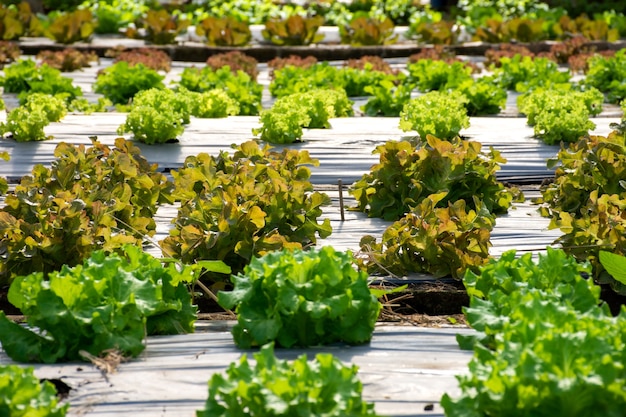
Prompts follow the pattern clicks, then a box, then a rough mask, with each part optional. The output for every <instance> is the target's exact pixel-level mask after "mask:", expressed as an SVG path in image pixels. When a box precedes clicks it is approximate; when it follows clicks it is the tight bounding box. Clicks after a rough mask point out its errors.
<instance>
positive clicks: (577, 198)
mask: <svg viewBox="0 0 626 417" xmlns="http://www.w3.org/2000/svg"><path fill="white" fill-rule="evenodd" d="M548 167H549V168H555V172H554V180H553V181H551V182H550V183H548V184H545V185H544V186H542V187H541V198H539V199H538V200H537V202H538V203H539V204H542V205H543V208H542V210H541V213H542V214H543V215H544V216H548V217H554V216H558V215H559V213H561V212H566V213H570V214H572V215H573V216H574V217H579V216H582V215H584V214H585V212H586V208H585V205H586V203H587V202H588V201H589V198H590V196H591V192H592V191H594V190H595V191H597V193H598V195H603V194H608V195H613V194H617V195H619V196H620V197H622V198H626V187H625V186H624V181H626V145H625V143H624V136H622V135H619V134H617V133H611V134H609V135H608V136H606V137H604V136H590V137H588V138H581V139H580V140H578V141H577V142H575V143H572V144H569V146H567V147H563V148H562V149H561V150H560V151H559V153H558V154H557V156H556V158H552V159H550V160H548Z"/></svg>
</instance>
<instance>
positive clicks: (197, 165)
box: [160, 141, 331, 282]
mask: <svg viewBox="0 0 626 417" xmlns="http://www.w3.org/2000/svg"><path fill="white" fill-rule="evenodd" d="M234 149H235V152H234V154H233V155H229V154H228V153H226V152H221V153H220V154H219V155H218V156H216V157H212V156H209V155H207V154H203V153H201V154H199V155H197V156H190V157H187V159H186V160H185V164H184V168H182V169H181V170H179V171H172V176H173V177H174V183H175V185H176V189H175V195H176V197H177V199H180V200H181V207H180V209H179V210H178V214H177V217H176V218H175V219H174V220H173V223H174V228H173V229H172V230H171V231H170V236H168V237H167V238H165V240H163V241H162V242H160V244H161V248H162V250H163V252H164V254H165V255H166V256H170V257H174V258H177V259H180V260H181V261H182V262H183V263H193V262H194V261H195V260H199V259H217V260H221V261H224V262H225V263H226V264H227V265H228V266H230V267H231V268H232V269H233V272H234V273H237V272H240V271H241V270H242V269H243V267H244V266H245V265H246V264H248V263H249V262H250V260H251V259H252V258H253V257H254V256H259V255H263V254H264V253H266V252H268V251H271V250H278V249H281V248H283V247H286V248H302V247H308V246H309V245H311V244H314V243H315V242H316V241H317V237H316V236H317V235H319V236H320V237H321V238H324V237H326V236H328V235H329V234H330V233H331V227H330V221H329V220H328V219H324V221H322V222H321V223H318V220H317V219H318V218H319V217H320V216H321V214H322V210H321V206H322V205H326V204H328V203H329V202H330V199H329V197H328V196H327V195H326V194H323V193H320V192H316V191H313V186H312V185H311V183H310V182H309V177H310V175H311V171H310V169H309V168H308V167H307V166H306V165H315V164H317V163H318V162H317V161H316V160H314V159H311V158H310V157H309V154H308V152H306V151H297V150H293V149H291V150H290V149H285V150H283V151H282V152H281V153H277V152H271V151H270V150H269V148H268V147H264V148H261V147H260V146H259V145H258V144H257V143H256V142H254V141H249V142H245V143H243V144H242V145H240V146H236V147H235V146H234ZM208 278H210V277H207V279H208ZM216 280H217V281H218V282H219V280H222V281H223V280H224V277H216Z"/></svg>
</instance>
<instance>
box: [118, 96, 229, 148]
mask: <svg viewBox="0 0 626 417" xmlns="http://www.w3.org/2000/svg"><path fill="white" fill-rule="evenodd" d="M238 112H239V106H238V104H237V102H236V101H235V100H233V99H232V98H230V97H228V94H226V92H224V91H223V90H210V91H206V92H203V93H197V92H193V91H188V90H186V89H185V88H181V89H179V90H178V91H173V90H170V89H160V88H151V89H149V90H143V91H140V92H139V93H137V94H136V95H135V98H134V100H133V104H132V106H131V110H130V112H129V113H128V115H127V116H126V121H125V122H124V124H122V125H121V126H120V127H119V129H118V133H119V134H124V133H125V132H132V133H133V135H134V138H135V139H137V140H139V141H141V142H144V143H148V144H155V143H164V142H169V141H172V140H175V139H176V138H177V137H178V136H179V135H181V134H182V133H183V132H184V130H185V127H184V125H186V124H189V122H190V117H191V116H192V115H193V116H196V117H226V116H228V115H232V114H237V113H238Z"/></svg>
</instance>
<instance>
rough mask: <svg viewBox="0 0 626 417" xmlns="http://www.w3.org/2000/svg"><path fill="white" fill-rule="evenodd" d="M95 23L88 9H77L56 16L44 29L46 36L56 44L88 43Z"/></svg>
mask: <svg viewBox="0 0 626 417" xmlns="http://www.w3.org/2000/svg"><path fill="white" fill-rule="evenodd" d="M96 25H97V23H96V21H95V19H94V17H93V15H92V13H91V10H89V9H77V10H74V11H72V12H67V13H61V14H59V15H57V16H56V17H55V18H54V19H53V20H52V22H50V24H49V25H48V27H47V28H46V36H48V37H49V38H51V39H52V40H54V41H55V42H58V43H63V44H70V43H74V42H79V41H83V42H85V41H86V42H88V41H90V39H91V37H92V35H93V33H94V31H95V29H96Z"/></svg>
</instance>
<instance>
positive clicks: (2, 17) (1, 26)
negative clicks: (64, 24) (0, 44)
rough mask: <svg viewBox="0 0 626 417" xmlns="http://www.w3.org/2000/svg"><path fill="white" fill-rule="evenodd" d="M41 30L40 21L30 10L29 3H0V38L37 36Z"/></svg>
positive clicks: (11, 38)
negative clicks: (13, 4)
mask: <svg viewBox="0 0 626 417" xmlns="http://www.w3.org/2000/svg"><path fill="white" fill-rule="evenodd" d="M42 30H43V26H42V24H41V21H40V20H39V19H38V18H37V16H36V15H35V13H33V12H32V10H31V8H30V4H29V3H28V2H26V1H22V2H19V4H17V5H16V6H11V5H9V6H7V5H6V4H4V3H3V4H1V5H0V38H2V39H3V40H7V41H8V40H18V39H19V38H20V37H22V36H26V35H30V36H39V35H40V34H41V32H42Z"/></svg>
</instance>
